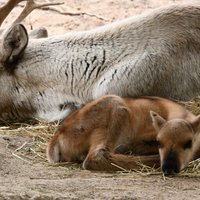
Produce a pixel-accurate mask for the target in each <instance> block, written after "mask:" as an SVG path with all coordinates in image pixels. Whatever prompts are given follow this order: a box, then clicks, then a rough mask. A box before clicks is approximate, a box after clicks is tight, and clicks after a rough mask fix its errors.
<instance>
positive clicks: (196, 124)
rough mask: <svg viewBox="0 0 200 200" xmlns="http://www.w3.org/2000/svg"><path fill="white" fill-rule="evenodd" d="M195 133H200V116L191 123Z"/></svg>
mask: <svg viewBox="0 0 200 200" xmlns="http://www.w3.org/2000/svg"><path fill="white" fill-rule="evenodd" d="M190 123H191V125H192V128H193V130H194V132H195V133H196V132H198V133H199V132H200V115H198V116H196V117H195V119H194V120H193V121H192V122H190Z"/></svg>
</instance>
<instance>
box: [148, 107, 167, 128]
mask: <svg viewBox="0 0 200 200" xmlns="http://www.w3.org/2000/svg"><path fill="white" fill-rule="evenodd" d="M150 116H151V119H152V123H153V127H154V128H155V130H156V131H159V130H160V129H161V127H162V126H163V125H164V124H165V123H166V120H165V119H164V118H162V117H161V116H160V115H159V114H158V113H156V112H153V111H150Z"/></svg>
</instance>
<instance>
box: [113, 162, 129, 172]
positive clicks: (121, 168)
mask: <svg viewBox="0 0 200 200" xmlns="http://www.w3.org/2000/svg"><path fill="white" fill-rule="evenodd" d="M111 165H113V166H115V167H117V168H118V169H120V170H122V171H124V172H128V170H126V169H124V168H123V167H120V166H119V165H116V164H115V163H111Z"/></svg>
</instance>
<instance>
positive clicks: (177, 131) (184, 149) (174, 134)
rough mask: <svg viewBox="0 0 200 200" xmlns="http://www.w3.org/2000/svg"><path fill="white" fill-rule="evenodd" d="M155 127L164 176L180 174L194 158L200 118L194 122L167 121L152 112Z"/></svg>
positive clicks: (181, 120)
mask: <svg viewBox="0 0 200 200" xmlns="http://www.w3.org/2000/svg"><path fill="white" fill-rule="evenodd" d="M150 114H151V117H152V121H153V126H154V128H155V130H156V131H157V143H158V148H159V155H160V161H161V169H162V171H163V173H164V174H166V175H167V174H172V173H179V172H180V170H182V169H183V168H184V167H185V166H186V165H187V164H188V163H189V162H190V161H191V160H192V158H193V156H194V142H195V138H196V137H195V136H196V135H197V134H198V133H197V132H198V129H199V125H200V116H197V117H196V118H195V119H194V120H193V121H192V122H188V121H185V120H183V119H172V120H169V121H166V120H165V119H163V118H162V117H161V116H160V115H159V114H157V113H155V112H152V111H151V113H150Z"/></svg>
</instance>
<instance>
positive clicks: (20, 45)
mask: <svg viewBox="0 0 200 200" xmlns="http://www.w3.org/2000/svg"><path fill="white" fill-rule="evenodd" d="M27 44H28V34H27V31H26V29H25V27H24V26H23V25H22V24H16V25H14V26H13V27H11V28H10V29H9V30H8V31H7V32H6V33H5V35H4V36H3V46H2V50H1V51H2V52H1V53H2V59H1V61H2V62H5V63H13V62H15V61H16V60H17V59H18V58H19V57H20V55H21V54H22V53H23V51H24V49H25V48H26V46H27Z"/></svg>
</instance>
